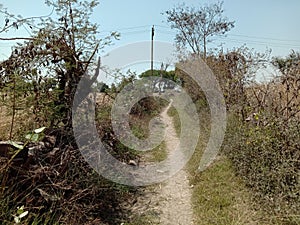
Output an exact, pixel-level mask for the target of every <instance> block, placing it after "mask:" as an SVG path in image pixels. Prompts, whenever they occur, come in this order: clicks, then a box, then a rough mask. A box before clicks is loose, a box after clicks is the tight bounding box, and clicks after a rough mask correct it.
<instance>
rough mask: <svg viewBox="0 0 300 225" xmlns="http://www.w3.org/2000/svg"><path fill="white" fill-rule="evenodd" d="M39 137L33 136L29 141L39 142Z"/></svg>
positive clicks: (37, 135)
mask: <svg viewBox="0 0 300 225" xmlns="http://www.w3.org/2000/svg"><path fill="white" fill-rule="evenodd" d="M39 137H40V135H39V134H33V135H32V137H31V139H30V140H31V141H33V142H37V141H38V140H39Z"/></svg>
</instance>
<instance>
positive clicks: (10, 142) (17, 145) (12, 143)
mask: <svg viewBox="0 0 300 225" xmlns="http://www.w3.org/2000/svg"><path fill="white" fill-rule="evenodd" d="M9 144H11V145H12V146H14V147H16V148H17V149H23V148H24V146H23V145H19V144H18V143H16V142H14V141H9Z"/></svg>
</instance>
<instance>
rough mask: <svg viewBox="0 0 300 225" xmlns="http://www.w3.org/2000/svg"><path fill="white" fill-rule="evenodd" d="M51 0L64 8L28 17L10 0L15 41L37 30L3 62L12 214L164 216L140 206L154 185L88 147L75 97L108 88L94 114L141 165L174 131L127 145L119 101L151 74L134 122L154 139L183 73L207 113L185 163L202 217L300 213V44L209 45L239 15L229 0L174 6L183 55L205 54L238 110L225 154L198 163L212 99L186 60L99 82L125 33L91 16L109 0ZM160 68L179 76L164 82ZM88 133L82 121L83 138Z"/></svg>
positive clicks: (274, 217) (2, 186)
mask: <svg viewBox="0 0 300 225" xmlns="http://www.w3.org/2000/svg"><path fill="white" fill-rule="evenodd" d="M46 4H47V5H48V6H49V7H51V8H53V9H54V12H55V13H56V15H55V16H54V17H51V18H47V19H45V18H22V17H21V16H18V17H17V16H15V15H13V14H12V13H10V12H9V9H5V8H3V7H0V14H1V15H3V16H4V17H5V18H6V19H5V21H4V22H5V23H4V24H5V26H4V27H3V28H2V30H0V40H12V41H16V40H17V39H16V38H14V37H12V38H2V37H1V36H2V34H4V33H5V32H7V31H9V30H10V29H16V30H18V27H19V26H21V25H22V26H23V25H24V26H28V27H29V28H30V29H32V34H33V35H32V36H31V37H29V38H21V40H20V39H18V43H17V44H16V45H15V47H13V49H12V53H11V55H10V56H9V57H8V58H7V59H6V60H3V61H2V62H0V110H1V111H0V223H1V224H30V225H31V224H112V225H114V224H132V225H134V224H155V223H156V222H155V218H156V217H157V216H158V215H152V214H151V213H150V214H141V216H137V217H136V216H134V215H136V214H135V212H134V207H133V206H134V204H135V202H136V199H137V198H138V196H141V195H143V194H145V190H146V189H144V188H139V187H128V186H125V185H120V184H116V183H113V182H111V181H109V180H107V179H105V178H103V177H101V176H99V175H98V174H97V173H96V172H95V171H94V170H93V169H92V168H91V167H90V166H89V165H88V163H87V162H86V161H85V159H84V158H83V156H82V155H81V153H80V151H79V149H78V146H77V144H76V142H75V139H74V135H73V130H72V113H73V112H72V107H75V108H77V107H78V106H79V105H80V104H86V105H88V104H90V103H91V102H92V100H93V98H92V96H89V92H90V91H92V90H95V89H97V90H98V91H97V93H96V96H93V97H95V99H94V100H96V113H95V120H96V121H95V122H96V127H97V131H98V134H99V138H100V139H101V141H102V142H103V144H104V145H105V146H106V147H107V149H109V152H110V153H111V154H112V155H113V156H115V157H116V158H117V159H118V160H120V161H121V162H122V163H124V164H129V165H131V166H134V167H135V166H139V165H140V163H143V162H144V161H147V162H149V163H153V162H158V161H163V160H165V159H166V158H167V156H168V153H167V151H166V144H165V142H162V143H161V144H160V145H159V146H157V147H156V148H155V149H153V150H152V151H149V152H147V153H145V154H141V153H139V152H137V151H136V150H134V149H131V148H129V147H127V146H125V145H123V144H122V143H121V142H120V141H119V140H118V139H117V137H116V135H115V133H114V131H113V128H112V124H111V108H112V103H113V101H114V99H115V98H116V96H117V95H118V93H119V92H120V91H121V90H122V88H124V87H125V86H126V85H127V84H134V82H136V81H137V80H139V79H141V78H146V77H149V76H151V75H152V74H153V75H154V77H155V78H156V79H154V80H153V91H154V92H155V96H153V97H147V98H143V99H141V100H140V101H138V102H137V103H136V104H135V105H134V106H133V107H132V109H131V111H130V112H129V125H130V128H131V131H132V133H133V134H134V135H135V136H136V137H138V138H140V139H146V138H147V137H148V136H149V123H150V121H151V120H152V119H153V118H154V117H157V116H158V115H159V114H160V113H161V111H162V110H163V109H164V108H165V107H166V106H167V105H168V104H169V103H168V102H167V101H165V100H162V99H161V98H160V97H159V95H160V93H161V92H165V91H170V92H171V91H172V90H174V88H175V84H178V85H182V88H184V90H185V91H186V92H187V93H188V94H189V95H190V97H191V98H192V100H193V101H194V103H195V105H196V108H197V110H198V114H199V121H200V124H199V126H200V137H199V142H198V145H197V148H196V151H195V153H194V156H193V157H192V159H191V160H190V162H189V163H188V165H187V166H186V168H185V169H186V170H187V171H188V172H189V174H190V177H189V178H190V185H191V187H192V190H193V196H192V202H193V209H194V215H195V220H196V224H232V225H233V224H265V225H268V224H278V225H296V224H300V214H299V212H300V123H299V120H300V53H299V52H296V51H291V53H290V54H289V55H287V56H286V57H276V58H274V57H273V58H272V57H271V56H270V51H266V52H264V53H258V52H256V51H254V50H253V49H249V48H247V46H242V47H238V46H237V47H236V48H234V49H231V50H228V51H226V52H225V51H224V50H223V49H221V50H213V51H209V50H208V48H207V43H209V42H210V41H213V37H215V36H220V35H224V34H226V33H227V32H228V31H230V30H231V29H233V28H234V26H235V22H234V21H231V20H228V19H227V18H226V17H224V15H223V13H224V11H223V8H222V2H219V3H216V4H211V5H207V6H204V7H200V8H193V7H189V6H185V5H182V6H177V7H174V8H173V9H170V10H168V11H166V12H164V15H165V16H166V20H167V22H168V23H169V24H170V26H171V28H173V29H174V30H175V31H177V32H178V33H177V36H176V38H175V44H176V45H177V46H178V47H179V48H178V49H179V50H180V51H178V54H179V57H178V62H179V63H180V62H184V61H186V60H189V58H190V57H191V55H192V56H193V57H195V56H198V57H201V58H202V59H203V60H204V61H205V62H206V64H207V65H208V66H209V67H210V68H211V70H212V71H213V73H214V74H215V76H216V78H217V80H218V82H219V84H220V86H221V88H222V91H223V93H224V97H225V103H226V109H227V116H228V117H227V119H228V120H227V130H226V135H225V139H224V143H223V146H222V148H221V150H220V155H219V156H218V157H217V159H216V160H215V162H214V163H213V164H212V165H210V166H209V168H207V170H205V171H203V172H201V173H199V171H198V170H197V169H198V165H199V161H200V159H201V156H202V153H203V150H204V149H205V146H206V143H207V140H208V138H209V132H210V122H211V121H210V110H209V105H208V103H207V101H206V98H205V95H204V93H203V92H202V91H201V90H200V89H199V87H198V86H197V84H196V83H195V81H193V80H192V79H191V78H190V77H189V75H188V74H185V73H184V72H183V71H181V70H180V69H179V68H177V67H176V68H175V70H173V71H166V68H167V66H166V67H165V68H164V65H162V66H161V69H160V70H154V71H150V70H148V71H145V72H143V73H142V74H140V75H137V74H135V73H129V74H122V78H121V79H120V80H118V81H116V82H115V83H114V84H112V85H110V86H108V85H107V84H104V83H102V82H99V81H97V77H98V75H99V70H100V69H102V68H101V60H100V59H99V58H97V56H96V55H97V52H98V51H99V50H101V49H103V48H104V47H105V46H107V45H109V44H111V43H112V42H113V41H114V40H115V39H118V38H119V33H117V32H112V33H111V34H110V35H109V36H107V37H105V38H103V39H98V38H97V37H98V34H99V30H98V25H97V24H93V23H92V22H91V21H90V17H91V15H92V12H93V9H94V8H95V7H96V6H97V5H98V4H99V2H98V1H96V0H92V1H78V0H66V1H46ZM199 20H201V23H200V22H199ZM213 20H216V21H215V23H210V21H213ZM199 31H201V32H199ZM199 40H200V41H199ZM95 43H96V44H95ZM181 50H182V51H181ZM183 50H185V51H183ZM270 65H271V66H273V68H275V69H276V71H277V74H276V76H275V75H274V76H273V78H272V79H270V80H269V81H266V82H264V83H259V82H257V80H256V75H257V71H258V70H259V69H260V68H265V67H266V66H270ZM175 66H176V65H175ZM85 74H89V75H90V76H89V78H84V75H85ZM82 78H83V79H86V90H84V95H85V96H84V97H83V98H82V99H79V100H78V101H79V102H74V97H75V92H76V88H77V86H78V84H79V81H80V80H81V79H82ZM161 78H166V79H169V80H171V81H172V82H161ZM168 115H169V116H172V117H173V118H174V126H175V129H176V132H177V135H178V136H180V129H181V122H180V119H179V116H178V113H177V111H176V109H175V108H174V107H171V108H170V109H169V111H168ZM84 119H86V120H88V119H89V118H88V117H87V118H83V120H84ZM88 135H89V131H88V130H86V129H84V128H83V129H82V137H83V138H84V137H85V136H88ZM147 188H150V189H151V188H153V187H147ZM135 210H136V209H135Z"/></svg>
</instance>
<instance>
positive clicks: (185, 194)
mask: <svg viewBox="0 0 300 225" xmlns="http://www.w3.org/2000/svg"><path fill="white" fill-rule="evenodd" d="M170 107H171V103H170V104H169V105H168V107H167V108H166V109H165V110H164V111H163V112H162V113H161V115H160V116H161V120H162V121H163V122H164V124H165V126H166V132H165V139H164V141H165V144H166V151H167V153H168V154H170V152H171V151H172V150H173V149H175V148H176V146H177V145H178V144H179V138H178V137H177V134H176V130H175V128H174V124H173V118H172V117H170V116H169V115H168V114H167V112H168V110H169V108H170ZM191 197H192V189H191V187H190V185H189V180H188V173H187V172H186V171H185V170H181V171H179V172H178V173H177V174H175V175H174V176H173V177H171V178H169V179H168V180H167V181H165V182H164V183H161V184H159V185H157V186H155V187H154V189H152V190H148V191H146V193H145V195H144V196H143V197H141V198H142V200H141V199H140V200H139V201H138V203H137V204H136V205H135V207H134V208H135V209H136V210H137V211H140V213H145V212H151V214H152V215H155V218H156V219H155V221H154V222H155V224H157V223H158V224H161V225H192V224H194V223H193V209H192V203H191ZM151 224H152V223H151Z"/></svg>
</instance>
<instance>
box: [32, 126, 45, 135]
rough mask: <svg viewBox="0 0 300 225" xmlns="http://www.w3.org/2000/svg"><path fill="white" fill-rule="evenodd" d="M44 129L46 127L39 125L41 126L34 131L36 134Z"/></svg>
mask: <svg viewBox="0 0 300 225" xmlns="http://www.w3.org/2000/svg"><path fill="white" fill-rule="evenodd" d="M45 129H46V127H41V128H38V129H35V130H34V133H36V134H39V133H42V132H43V131H44V130H45Z"/></svg>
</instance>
